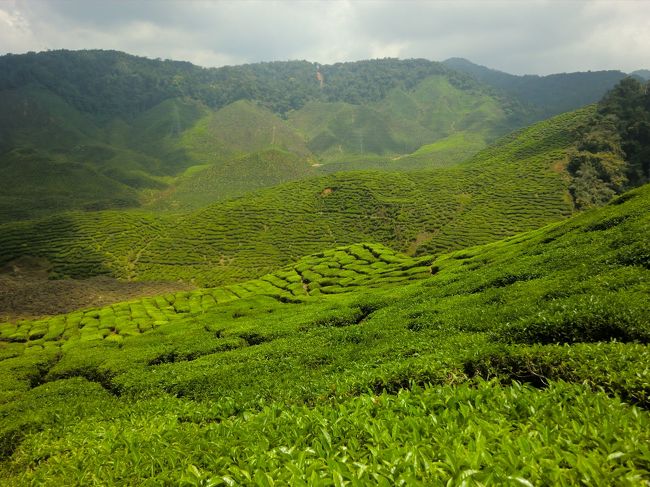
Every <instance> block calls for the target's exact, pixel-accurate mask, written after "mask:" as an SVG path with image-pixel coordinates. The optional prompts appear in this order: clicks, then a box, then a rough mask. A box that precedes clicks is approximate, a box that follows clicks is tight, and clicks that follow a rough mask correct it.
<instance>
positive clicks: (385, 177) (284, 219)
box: [0, 107, 594, 285]
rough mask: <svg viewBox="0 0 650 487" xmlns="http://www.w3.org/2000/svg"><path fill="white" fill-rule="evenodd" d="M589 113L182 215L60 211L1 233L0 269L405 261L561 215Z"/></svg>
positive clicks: (250, 267)
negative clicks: (371, 258) (481, 145)
mask: <svg viewBox="0 0 650 487" xmlns="http://www.w3.org/2000/svg"><path fill="white" fill-rule="evenodd" d="M593 114H594V108H593V107H592V108H588V109H585V110H582V111H578V112H574V113H569V114H565V115H561V116H558V117H556V118H554V119H551V120H548V121H545V122H541V123H538V124H536V125H534V126H532V127H530V128H527V129H523V130H521V131H520V132H518V133H515V134H512V135H510V136H508V137H506V138H504V139H502V140H501V141H500V142H499V143H497V144H496V145H494V146H493V147H491V148H490V149H486V150H485V151H483V152H481V153H479V154H478V155H477V156H475V157H474V158H472V159H471V160H469V161H468V162H466V163H464V164H462V165H458V166H453V167H449V168H440V169H436V170H429V171H421V172H412V173H396V172H389V173H386V172H356V173H337V174H334V175H330V176H325V177H320V178H311V179H307V180H302V181H297V182H291V183H286V184H283V185H281V186H278V187H275V188H271V189H267V190H263V191H260V192H257V193H255V194H251V195H247V196H243V197H240V198H237V199H233V200H228V201H225V202H223V203H219V204H214V205H210V206H208V207H206V208H204V209H202V210H198V211H194V212H188V213H185V214H181V215H155V214H151V213H144V212H114V211H109V212H94V213H67V214H61V215H58V216H55V217H52V218H46V219H41V220H38V221H34V222H15V223H9V224H5V225H2V226H0V242H1V245H0V264H2V263H5V262H8V261H10V260H13V259H15V258H17V257H20V256H21V255H32V256H40V257H45V258H47V259H48V260H49V261H51V262H52V264H53V269H54V271H55V272H57V273H59V274H60V275H68V276H73V277H80V276H88V275H95V274H102V273H109V274H112V275H114V276H117V277H122V278H129V279H139V280H156V279H170V280H175V279H182V280H186V281H192V282H195V283H197V284H202V285H218V284H223V283H228V282H233V281H236V280H242V279H250V278H253V277H255V276H259V275H261V274H264V273H268V272H272V271H273V270H275V269H277V268H279V267H281V266H283V265H286V264H288V263H290V262H292V261H294V260H296V259H297V258H299V257H301V256H303V255H308V254H310V253H314V252H318V251H321V250H324V249H326V248H330V247H335V246H340V245H346V244H352V243H355V242H363V241H374V242H378V243H382V244H384V245H386V246H389V247H390V248H392V249H393V250H395V251H400V252H407V253H409V254H423V253H438V252H443V251H448V250H452V249H458V248H462V247H467V246H470V245H475V244H479V243H487V242H490V241H494V240H498V239H500V238H503V237H505V236H508V235H512V234H515V233H517V232H520V231H523V230H529V229H534V228H538V227H539V226H541V225H544V224H546V223H549V222H552V221H557V220H560V219H563V218H566V217H567V216H569V215H570V214H571V213H572V211H573V202H572V200H571V197H570V195H569V192H568V188H569V185H570V182H571V180H570V178H569V176H568V174H567V173H566V172H565V171H564V170H563V167H564V165H565V164H566V163H567V161H568V154H569V151H571V150H572V148H573V147H574V145H575V143H576V141H577V138H578V137H579V133H578V132H577V131H576V128H577V127H579V126H582V125H583V124H585V123H586V122H587V121H590V120H591V119H592V117H593Z"/></svg>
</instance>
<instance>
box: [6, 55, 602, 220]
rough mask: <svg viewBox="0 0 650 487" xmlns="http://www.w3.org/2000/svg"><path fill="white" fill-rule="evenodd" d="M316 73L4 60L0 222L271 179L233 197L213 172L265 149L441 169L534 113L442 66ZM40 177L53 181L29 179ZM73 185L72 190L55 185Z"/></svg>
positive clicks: (67, 59)
mask: <svg viewBox="0 0 650 487" xmlns="http://www.w3.org/2000/svg"><path fill="white" fill-rule="evenodd" d="M315 69H316V68H315V65H314V64H312V63H308V62H306V61H292V62H277V63H258V64H251V65H244V66H232V67H224V68H217V69H205V68H200V67H197V66H193V65H191V64H190V63H181V62H173V61H160V60H150V59H145V58H140V57H136V56H130V55H127V54H124V53H119V52H115V51H48V52H43V53H30V54H25V55H18V56H16V55H6V56H0V168H2V169H3V171H7V172H10V173H11V174H12V177H11V179H10V180H9V179H7V180H6V181H4V182H2V183H0V184H2V187H1V188H0V189H2V197H1V198H0V222H7V221H11V220H14V219H26V218H33V217H40V216H43V215H46V214H51V213H56V212H59V211H62V210H93V209H98V208H123V207H138V206H143V205H144V206H147V205H148V204H150V203H151V202H152V201H153V202H158V201H159V200H165V199H166V198H167V197H168V194H170V193H176V194H179V195H180V194H183V193H184V192H185V189H184V188H185V187H187V184H188V182H187V181H186V179H185V177H186V176H187V171H188V170H189V172H190V173H191V174H192V175H193V177H192V182H191V183H189V184H191V185H193V186H203V187H208V186H209V187H213V188H214V191H212V192H204V193H203V196H202V197H199V198H188V199H187V200H186V201H181V202H180V203H179V205H180V207H188V206H191V205H200V204H204V203H205V202H208V201H209V200H208V197H209V196H210V195H216V197H217V200H218V199H221V198H222V197H220V196H219V195H227V196H231V195H235V194H237V195H239V194H245V193H247V192H250V191H255V190H257V189H259V188H260V187H270V186H273V185H275V184H277V182H278V180H277V178H274V177H269V178H265V177H263V175H259V176H258V177H255V178H253V179H252V183H251V185H250V186H247V185H246V184H244V180H243V178H242V180H241V181H240V182H238V183H236V184H234V186H236V187H237V191H234V192H229V191H228V188H230V187H232V186H233V184H232V182H231V181H230V180H227V179H224V180H223V181H222V180H220V179H219V180H218V179H216V177H217V176H220V175H221V174H225V173H226V172H227V171H228V168H230V167H232V164H234V160H235V159H239V158H241V157H243V156H246V155H251V154H256V153H261V152H263V151H268V150H272V149H280V150H283V151H287V152H291V153H293V154H295V155H296V156H299V157H301V158H302V159H303V160H304V161H305V162H306V163H310V164H313V163H315V162H318V163H320V164H324V167H323V168H322V169H321V170H322V171H323V172H325V173H329V172H332V171H340V170H354V169H369V168H381V169H390V170H412V169H422V168H431V167H442V166H448V165H452V164H455V163H458V162H460V161H462V160H464V159H466V158H468V157H470V156H472V155H473V154H475V153H476V152H477V151H479V150H480V149H482V148H484V147H485V146H486V145H487V144H489V143H491V142H492V141H494V140H495V139H496V138H498V137H499V136H502V135H504V134H506V133H508V132H510V131H511V130H513V129H516V128H520V127H523V126H526V125H528V124H529V123H530V122H531V121H533V120H535V119H539V118H541V116H540V113H541V112H539V110H538V109H532V108H531V107H530V106H528V105H527V104H526V103H522V102H521V101H519V100H518V98H517V97H516V96H512V95H509V94H507V93H505V92H503V91H502V90H501V91H499V90H495V89H493V88H491V87H490V86H488V85H486V84H484V83H480V82H477V81H476V80H474V79H472V78H471V77H470V76H468V75H466V74H463V73H460V72H458V71H455V70H453V69H450V68H449V67H447V66H445V65H444V64H442V63H436V62H431V61H426V60H422V59H416V60H396V59H382V60H372V61H359V62H353V63H337V64H333V65H323V66H321V67H320V71H321V73H322V74H323V76H324V78H325V82H324V86H323V88H322V89H321V88H320V87H319V84H318V82H317V81H316V79H315ZM594 76H595V75H594ZM583 78H584V82H585V83H586V84H589V83H590V82H591V81H589V80H591V79H592V78H593V76H592V75H591V74H590V73H585V74H584V76H583V77H581V78H580V80H582V79H583ZM609 81H612V83H610V85H607V83H609ZM576 83H577V84H575V86H574V88H575V89H573V88H572V89H571V90H565V93H564V95H563V96H565V98H566V99H568V100H569V102H567V103H568V104H567V103H565V104H564V105H562V106H561V107H559V106H554V105H553V104H552V103H551V101H552V100H550V99H549V100H546V101H545V102H544V103H543V104H542V105H543V106H542V108H543V109H544V110H546V111H544V115H545V116H546V115H548V114H555V113H559V112H560V111H562V110H565V109H566V108H567V107H568V106H571V107H576V106H580V105H582V104H585V103H587V102H591V101H595V98H594V99H593V100H592V99H591V98H589V100H587V99H586V98H584V97H580V96H578V95H579V94H580V93H577V92H578V91H580V90H579V89H578V88H579V87H578V85H579V84H580V83H578V82H576ZM613 83H614V81H613V80H609V78H607V80H605V81H603V82H602V83H601V85H602V87H605V88H607V87H610V86H611V85H612V84H613ZM605 85H607V86H605ZM572 86H573V85H572ZM599 86H600V85H599ZM603 89H604V88H603ZM587 91H589V90H587ZM546 102H548V103H546ZM540 103H541V102H540ZM26 151H27V152H26ZM31 151H36V152H31ZM411 154H412V155H411ZM275 160H277V159H276V158H273V157H271V158H269V159H268V162H269V163H272V162H273V161H275ZM23 162H25V163H23ZM329 164H332V165H331V166H329V167H328V165H329ZM211 166H214V167H213V168H212V170H211V171H207V172H202V171H201V170H204V169H208V168H209V167H211ZM283 170H284V166H283V165H282V164H280V165H278V166H277V167H275V168H273V169H272V170H271V171H270V172H271V174H274V173H278V172H282V171H283ZM40 171H42V172H43V173H46V174H48V175H49V177H48V178H46V179H45V178H42V179H39V178H37V177H36V176H35V174H38V173H39V172H40ZM229 175H230V174H229ZM306 175H309V174H307V173H305V176H306ZM230 176H233V177H235V178H238V177H239V176H238V175H236V174H235V175H230ZM202 177H205V181H201V179H202ZM295 177H298V174H295V173H294V174H293V175H291V176H290V177H288V178H286V179H288V180H292V179H294V178H295ZM71 181H74V183H75V187H76V188H78V189H77V191H76V192H74V193H73V192H70V191H68V192H62V191H60V190H59V187H60V186H62V185H66V186H68V187H69V184H70V182H71ZM48 185H51V187H50V186H48ZM181 199H183V198H181ZM211 201H216V200H211ZM175 204H176V203H170V205H171V207H174V205H175ZM165 205H166V204H162V206H159V207H164V208H166V207H169V205H168V206H165Z"/></svg>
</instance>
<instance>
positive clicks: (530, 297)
mask: <svg viewBox="0 0 650 487" xmlns="http://www.w3.org/2000/svg"><path fill="white" fill-rule="evenodd" d="M649 210H650V187H649V186H647V185H646V186H643V187H641V188H639V189H636V190H633V191H631V192H628V193H626V194H624V195H622V196H620V197H618V198H616V199H614V200H613V201H612V202H611V203H610V204H608V205H607V206H605V207H603V208H600V209H597V210H591V211H588V212H585V213H583V214H581V215H578V216H576V217H573V218H571V219H568V220H565V221H563V222H556V223H552V224H550V225H547V226H545V227H543V228H540V229H537V230H533V231H529V232H527V233H520V234H516V235H513V236H511V237H508V238H506V239H505V240H500V241H497V242H492V243H488V244H485V245H481V246H475V247H470V248H465V249H462V250H458V251H455V252H451V253H444V254H438V255H436V256H431V257H421V258H413V257H407V256H404V255H400V254H397V253H395V252H394V251H389V250H388V249H387V248H386V247H383V246H381V245H379V244H355V245H351V246H347V247H339V248H335V249H332V250H329V251H322V252H321V253H316V254H314V255H312V256H309V257H306V258H304V259H303V260H300V261H298V262H297V263H295V264H294V265H291V266H287V267H285V268H283V269H281V270H280V271H277V272H274V273H272V274H268V275H266V276H264V277H263V278H260V279H256V280H253V281H249V282H245V283H241V284H238V285H231V286H224V287H221V288H216V289H206V290H200V291H196V292H190V293H177V294H174V295H171V296H169V295H168V296H162V297H159V298H154V299H153V300H151V301H150V300H146V299H144V300H140V301H133V302H131V303H125V304H121V305H114V306H111V307H106V308H101V309H94V310H85V311H80V312H79V313H77V315H76V317H74V318H72V316H73V315H74V313H73V314H68V315H65V316H55V317H52V318H48V319H44V320H38V321H32V322H22V323H16V324H4V325H2V327H1V329H2V335H1V336H0V358H1V360H0V380H1V381H2V384H1V387H0V390H1V391H2V395H1V396H0V419H1V421H0V424H1V425H2V426H1V428H2V429H1V431H0V455H1V456H2V460H1V461H0V482H1V483H2V484H4V485H31V484H46V485H69V484H84V485H106V484H120V485H160V484H175V485H176V484H181V485H239V484H242V485H275V484H291V485H367V484H379V485H430V484H447V485H495V484H498V485H525V486H530V485H646V484H648V482H650V433H649V432H650V427H649V426H650V416H649V414H648V407H649V405H650V403H649V398H650V353H649V352H648V345H647V344H648V341H649V339H650V300H649V299H648V297H649V296H650V280H649V278H650V244H649V240H648V238H647V237H648V234H649V233H650V211H649ZM410 281H412V282H410ZM177 302H178V307H177ZM77 319H78V321H77V324H76V325H75V324H73V323H74V322H75V320H77ZM104 320H105V321H104ZM111 320H112V321H113V323H114V324H113V325H106V324H107V323H110V322H111ZM120 320H121V323H120V326H122V324H124V330H125V333H121V332H118V333H114V331H118V330H117V327H118V322H120ZM111 326H113V327H114V330H111ZM129 327H130V329H129ZM86 328H88V329H87V330H86ZM136 329H137V331H136ZM56 330H61V331H60V332H58V334H57V332H56ZM84 330H86V331H84ZM104 330H107V333H105V332H104ZM127 331H128V332H127ZM48 334H50V335H49V336H48ZM117 336H119V337H120V338H113V337H117Z"/></svg>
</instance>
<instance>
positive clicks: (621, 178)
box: [567, 78, 650, 208]
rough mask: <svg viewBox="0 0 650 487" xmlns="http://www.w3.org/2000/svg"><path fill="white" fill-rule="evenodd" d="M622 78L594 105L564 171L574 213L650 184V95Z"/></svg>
mask: <svg viewBox="0 0 650 487" xmlns="http://www.w3.org/2000/svg"><path fill="white" fill-rule="evenodd" d="M648 86H650V85H643V84H641V83H639V82H638V81H637V80H635V79H634V78H625V79H624V80H623V81H621V82H620V83H619V84H618V85H616V86H615V87H614V89H612V90H611V91H610V92H608V93H607V95H606V96H605V97H604V98H603V99H602V100H601V102H600V103H599V104H598V112H597V114H596V116H595V117H594V119H593V120H591V122H590V123H589V124H587V125H586V126H584V127H582V128H581V129H580V132H581V134H582V135H581V137H580V139H579V141H578V144H577V146H576V150H575V152H573V153H572V154H571V155H570V160H569V164H568V166H567V169H568V172H569V174H570V175H571V176H572V177H573V182H572V184H571V187H570V191H571V195H572V196H573V199H574V201H575V204H576V207H577V208H589V207H591V206H598V205H602V204H603V203H605V202H607V201H609V200H610V199H611V197H612V196H613V195H615V194H620V193H621V192H622V191H624V190H625V189H629V188H634V187H636V186H639V185H641V184H645V183H647V182H648V181H650V162H648V161H650V92H648Z"/></svg>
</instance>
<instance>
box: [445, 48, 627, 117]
mask: <svg viewBox="0 0 650 487" xmlns="http://www.w3.org/2000/svg"><path fill="white" fill-rule="evenodd" d="M443 64H444V65H446V66H448V67H450V68H452V69H455V70H457V71H459V72H462V73H466V74H467V75H469V76H471V77H472V78H474V79H476V80H477V81H480V82H481V83H485V84H487V85H490V86H492V87H494V88H496V89H498V90H503V91H504V92H506V93H508V94H509V95H511V96H514V97H516V98H517V99H519V100H521V101H522V102H524V103H528V104H530V105H532V106H534V107H535V108H536V109H537V110H538V111H539V116H540V117H541V118H546V117H549V116H551V115H555V114H557V113H562V112H567V111H569V110H575V109H576V108H579V107H582V106H585V105H589V104H590V103H595V102H597V101H598V100H600V98H601V97H602V96H603V95H604V94H605V93H606V92H607V90H609V89H611V88H612V87H613V86H614V85H615V84H616V83H618V82H619V81H621V80H622V79H623V78H625V73H622V72H620V71H593V72H592V71H590V72H587V73H558V74H552V75H548V76H536V75H526V76H515V75H512V74H508V73H504V72H502V71H497V70H494V69H489V68H486V67H485V66H480V65H478V64H474V63H472V62H470V61H467V60H466V59H460V58H451V59H447V60H446V61H444V62H443Z"/></svg>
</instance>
